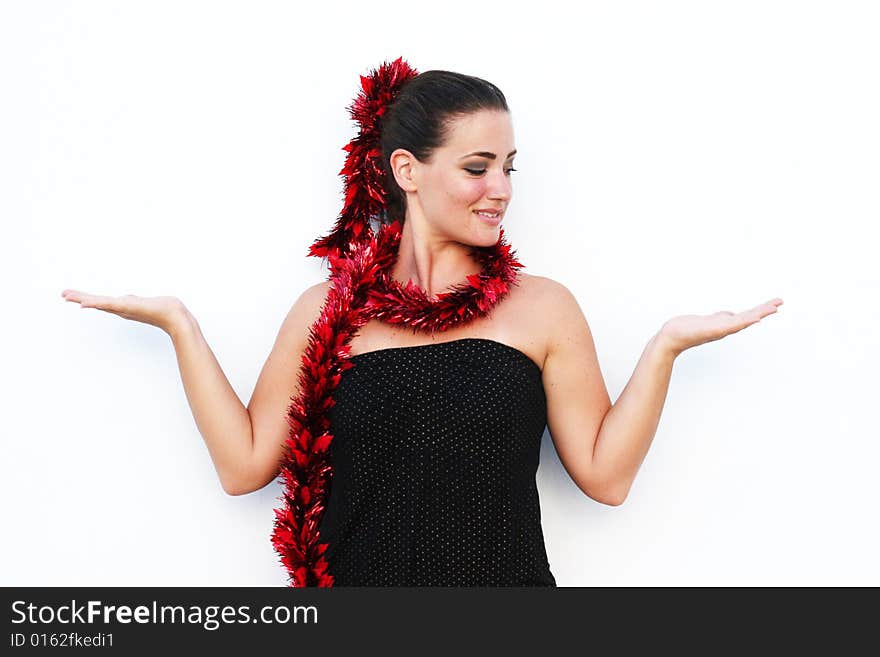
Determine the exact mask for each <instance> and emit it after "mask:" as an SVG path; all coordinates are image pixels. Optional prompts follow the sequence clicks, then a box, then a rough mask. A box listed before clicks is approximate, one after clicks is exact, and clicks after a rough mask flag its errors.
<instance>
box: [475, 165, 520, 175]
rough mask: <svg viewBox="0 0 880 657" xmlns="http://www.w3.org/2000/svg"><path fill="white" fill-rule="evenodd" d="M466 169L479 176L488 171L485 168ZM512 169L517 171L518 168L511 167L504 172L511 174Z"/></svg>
mask: <svg viewBox="0 0 880 657" xmlns="http://www.w3.org/2000/svg"><path fill="white" fill-rule="evenodd" d="M465 171H467V172H468V173H472V174H474V175H475V176H479V175H482V174H484V173H486V170H485V169H465ZM511 171H516V169H514V168H512V167H511V168H510V169H505V170H504V173H507V174H509V173H510V172H511Z"/></svg>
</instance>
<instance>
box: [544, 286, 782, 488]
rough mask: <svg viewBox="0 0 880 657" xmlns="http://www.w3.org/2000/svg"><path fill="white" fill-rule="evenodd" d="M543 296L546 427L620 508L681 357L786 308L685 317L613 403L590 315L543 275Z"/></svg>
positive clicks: (578, 469)
mask: <svg viewBox="0 0 880 657" xmlns="http://www.w3.org/2000/svg"><path fill="white" fill-rule="evenodd" d="M543 285H544V290H542V294H541V295H540V296H539V298H541V299H542V302H543V303H546V304H547V305H546V307H544V308H542V309H541V316H543V317H546V318H547V321H548V325H549V326H550V327H551V330H552V334H551V335H550V338H549V340H550V342H549V345H548V353H547V358H546V360H545V362H544V372H543V378H544V388H545V390H546V392H547V424H548V426H549V428H550V434H551V436H552V438H553V443H554V444H555V445H556V451H557V453H558V454H559V458H560V460H561V461H562V464H563V466H564V467H565V469H566V471H567V472H568V473H569V475H570V476H571V478H572V479H573V480H574V482H575V483H576V484H577V485H578V487H579V488H580V489H581V490H582V491H583V492H584V493H586V494H587V495H589V496H590V497H592V498H593V499H595V500H597V501H599V502H602V503H604V504H609V505H612V506H617V505H619V504H622V503H623V501H624V500H625V499H626V496H627V495H628V494H629V490H630V487H631V486H632V483H633V480H634V479H635V477H636V474H637V473H638V470H639V468H640V467H641V465H642V462H643V461H644V459H645V456H646V455H647V453H648V449H649V448H650V446H651V443H652V442H653V440H654V435H655V433H656V432H657V427H658V424H659V422H660V415H661V413H662V411H663V406H664V403H665V400H666V393H667V391H668V389H669V381H670V378H671V376H672V368H673V365H674V361H675V359H676V357H678V356H679V355H680V354H681V353H682V352H683V351H684V350H686V349H690V348H692V347H694V346H697V345H699V344H704V343H706V342H710V341H713V340H719V339H721V338H723V337H725V336H727V335H730V334H731V333H736V332H737V331H741V330H742V329H744V328H746V327H748V326H751V325H752V324H755V323H756V322H759V321H760V320H761V319H762V318H764V317H766V316H767V315H770V314H772V313H775V312H776V311H777V308H778V307H779V306H780V305H782V299H779V298H776V299H773V300H771V301H768V302H767V303H764V304H760V305H758V306H756V307H754V308H751V309H749V310H746V311H743V312H741V313H732V312H729V311H721V312H717V313H713V314H712V315H683V316H681V317H674V318H672V319H670V320H669V321H667V322H666V323H665V324H664V325H663V327H662V328H661V329H660V331H658V332H657V334H655V335H654V336H653V337H652V338H651V340H649V342H648V344H647V346H646V347H645V349H644V351H643V352H642V356H641V358H640V359H639V362H638V364H637V365H636V368H635V371H634V372H633V374H632V377H631V378H630V380H629V382H628V383H627V384H626V386H625V387H624V389H623V392H621V394H620V396H619V397H618V399H617V401H616V402H614V404H613V405H612V404H611V402H610V398H609V397H608V392H607V389H606V386H605V382H604V380H603V378H602V372H601V370H600V368H599V362H598V359H597V357H596V348H595V345H594V344H593V337H592V333H591V331H590V327H589V325H588V324H587V320H586V318H585V317H584V314H583V312H582V311H581V309H580V306H579V305H578V302H577V300H576V299H575V297H574V295H572V293H571V292H570V291H569V290H568V289H567V288H566V287H565V286H563V285H561V284H560V283H557V282H555V281H552V280H550V279H544V282H543Z"/></svg>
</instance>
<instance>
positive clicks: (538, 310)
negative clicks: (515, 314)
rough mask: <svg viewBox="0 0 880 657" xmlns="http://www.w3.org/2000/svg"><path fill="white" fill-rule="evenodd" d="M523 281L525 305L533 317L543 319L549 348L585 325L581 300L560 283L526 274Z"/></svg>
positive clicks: (542, 323)
mask: <svg viewBox="0 0 880 657" xmlns="http://www.w3.org/2000/svg"><path fill="white" fill-rule="evenodd" d="M521 281H522V282H521V284H520V287H521V288H522V292H523V301H524V302H525V303H526V304H527V306H528V309H529V313H530V315H532V316H534V317H539V318H540V320H541V325H542V326H544V327H546V328H545V331H547V338H548V348H550V347H552V343H553V342H554V341H556V340H558V339H559V335H565V334H566V333H567V332H569V331H570V329H571V328H572V326H573V325H580V324H581V323H582V322H584V321H585V318H584V314H583V311H582V310H581V307H580V304H578V301H577V298H575V296H574V294H573V293H572V291H571V290H570V289H568V287H566V286H565V285H563V284H562V283H560V282H559V281H556V280H553V279H552V278H549V277H547V276H536V275H533V274H522V275H521Z"/></svg>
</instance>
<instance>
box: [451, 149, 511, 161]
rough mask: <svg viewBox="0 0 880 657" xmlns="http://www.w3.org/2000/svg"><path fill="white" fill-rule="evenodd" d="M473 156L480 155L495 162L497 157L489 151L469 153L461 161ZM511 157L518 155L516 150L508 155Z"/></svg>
mask: <svg viewBox="0 0 880 657" xmlns="http://www.w3.org/2000/svg"><path fill="white" fill-rule="evenodd" d="M471 155H479V156H480V157H488V158H489V159H490V160H494V159H495V157H496V155H495V153H490V152H489V151H474V152H473V153H468V154H467V155H462V156H461V157H460V158H458V159H459V160H463V159H464V158H466V157H470V156H471ZM511 155H516V149H515V148H514V149H513V150H512V151H510V152H509V153H508V154H507V157H510V156H511Z"/></svg>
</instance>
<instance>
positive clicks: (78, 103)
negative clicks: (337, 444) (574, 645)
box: [0, 0, 880, 586]
mask: <svg viewBox="0 0 880 657" xmlns="http://www.w3.org/2000/svg"><path fill="white" fill-rule="evenodd" d="M304 12H305V13H304ZM572 12H576V13H572ZM878 32H880V20H878V10H877V9H876V4H875V3H870V2H862V3H857V2H840V1H838V2H804V1H800V2H770V1H766V0H765V1H761V2H742V1H741V2H736V3H733V2H729V3H720V2H697V1H694V2H663V3H656V2H602V3H595V2H585V3H574V4H573V3H570V2H549V1H547V2H541V3H539V4H538V5H530V4H528V3H525V4H517V3H507V2H504V3H502V2H483V3H473V2H449V1H446V2H444V3H442V5H441V4H437V3H434V4H428V5H425V4H419V3H409V4H405V5H403V6H401V5H400V3H397V2H382V1H378V2H377V1H374V2H371V3H369V4H368V5H364V4H363V3H360V2H350V3H341V2H333V3H306V4H294V3H292V2H286V3H283V2H278V3H270V2H236V3H231V2H179V1H175V2H156V1H153V2H149V3H147V2H142V3H133V2H131V3H117V2H83V3H73V2H39V3H29V2H23V1H19V2H4V3H3V4H2V5H0V54H2V60H0V84H2V87H0V88H2V94H3V98H2V103H0V139H2V143H0V216H2V226H3V233H4V238H3V240H2V243H3V253H2V256H3V257H2V259H0V260H2V265H0V266H2V272H0V273H2V276H3V283H4V285H3V289H4V290H5V294H4V299H3V303H4V305H5V309H4V312H3V321H2V329H0V330H2V332H3V333H2V336H0V338H2V340H0V344H2V345H3V360H2V363H3V371H4V375H3V377H2V379H0V381H2V383H0V385H2V390H0V393H2V400H3V405H4V411H3V415H2V441H3V443H2V459H0V463H2V466H0V486H2V491H0V500H2V502H0V503H2V513H3V516H2V527H3V535H4V540H3V541H2V561H0V563H2V565H0V583H2V584H4V585H111V586H122V585H194V586H195V585H208V586H221V585H258V586H259V585H267V586H283V585H285V583H286V577H285V575H286V573H285V571H284V569H283V567H282V566H281V564H280V562H279V561H278V559H277V555H276V554H275V552H274V550H273V548H272V546H271V542H270V540H269V537H270V534H271V529H272V521H273V508H275V507H277V506H278V499H279V495H280V492H281V485H280V483H279V482H274V483H272V484H270V485H269V486H267V487H266V488H265V489H263V490H261V491H259V492H257V493H254V494H251V495H245V496H240V497H230V496H228V495H226V494H225V493H224V492H223V491H222V489H221V487H220V483H219V480H218V478H217V475H216V473H215V471H214V468H213V464H212V463H211V460H210V457H209V455H208V452H207V449H206V448H205V446H204V442H203V440H202V438H201V436H200V434H199V433H198V430H197V428H196V426H195V422H194V420H193V418H192V415H191V412H190V409H189V406H188V404H187V401H186V398H185V395H184V391H183V387H182V384H181V381H180V377H179V372H178V369H177V362H176V358H175V355H174V351H173V347H172V344H171V341H170V340H169V338H168V336H167V335H166V334H165V333H163V332H162V331H160V330H159V329H157V328H155V327H152V326H149V325H145V324H138V323H134V322H130V321H126V320H124V319H122V318H120V317H118V316H116V315H112V314H109V313H104V312H101V311H99V310H94V309H86V310H81V309H80V308H79V306H78V304H75V303H69V302H65V301H64V300H63V299H62V298H61V296H60V294H61V291H62V290H63V289H65V288H75V289H79V290H84V291H86V292H91V293H97V294H114V295H116V294H126V293H132V294H139V295H144V296H149V295H160V294H170V295H175V296H178V297H180V298H181V299H182V300H183V301H184V303H186V305H187V306H188V307H189V308H190V310H191V311H192V312H193V314H194V315H195V316H196V317H197V319H198V320H199V323H200V325H201V327H202V330H203V332H204V334H205V337H206V338H207V340H208V342H209V344H210V346H211V348H212V349H213V351H214V353H215V355H216V356H217V358H218V360H219V362H220V363H221V365H222V367H223V370H224V372H225V373H226V376H227V377H228V379H229V381H230V382H231V384H232V386H233V387H234V388H235V390H236V392H237V393H238V395H239V397H240V398H241V399H242V402H243V403H245V404H246V403H247V401H248V400H249V399H250V395H251V393H252V391H253V386H254V384H255V382H256V380H257V376H258V374H259V372H260V369H261V367H262V364H263V362H264V360H265V358H266V357H267V356H268V354H269V350H270V349H271V346H272V343H273V341H274V338H275V335H276V333H277V330H278V328H279V326H280V324H281V321H282V320H283V318H284V316H285V314H286V313H287V311H288V309H289V308H290V306H291V304H292V303H293V301H294V300H295V299H296V298H297V297H298V296H299V294H300V293H301V292H302V291H303V290H304V289H305V288H306V287H308V286H310V285H312V284H314V283H317V282H319V281H321V280H323V279H324V278H325V277H326V276H325V272H324V271H322V269H321V263H320V261H319V259H317V258H307V257H306V255H305V254H306V250H307V248H308V246H309V245H310V244H311V243H312V241H314V240H315V239H316V238H317V237H319V236H321V235H324V234H326V232H327V231H328V230H329V229H330V228H331V226H332V225H333V222H334V221H335V219H336V217H337V216H338V214H339V212H340V210H341V208H342V189H343V183H342V177H341V176H339V170H340V169H341V168H342V165H343V162H344V157H345V153H344V152H343V151H342V146H343V145H344V144H346V143H347V142H348V141H349V140H350V139H351V138H352V137H353V136H354V135H355V134H356V133H355V126H354V123H353V122H352V121H351V119H350V117H349V115H348V112H347V110H346V106H347V105H348V104H349V103H350V102H351V101H352V99H353V98H354V96H355V95H356V93H357V91H358V89H359V77H358V76H359V75H362V74H364V75H365V74H367V73H368V72H369V71H370V70H371V69H372V68H375V67H377V66H378V65H379V64H380V63H381V62H383V61H390V60H392V59H395V58H396V57H398V56H401V55H402V56H404V58H405V59H406V60H407V61H408V62H409V63H410V64H411V65H412V66H414V67H415V68H416V69H417V70H419V71H425V70H429V69H432V68H440V69H448V70H454V71H459V72H463V73H468V74H472V75H477V76H479V77H483V78H485V79H487V80H490V81H492V82H493V83H495V84H496V85H498V86H499V87H500V88H501V89H502V90H503V91H504V93H505V95H506V96H507V99H508V102H509V104H510V107H511V109H512V114H513V119H514V130H515V138H516V147H517V148H518V150H519V154H518V156H517V164H516V167H517V169H518V171H517V172H516V173H514V174H513V175H514V176H515V178H514V180H515V182H514V185H515V192H514V202H513V204H512V205H511V208H510V211H509V214H508V215H507V219H506V220H505V231H506V234H507V235H508V238H509V242H510V243H511V244H512V246H513V247H514V249H515V252H516V254H517V255H518V257H519V258H520V259H521V260H522V262H523V263H524V264H525V265H526V270H525V271H527V272H529V273H532V274H537V275H542V276H548V277H550V278H553V279H554V280H557V281H559V282H561V283H563V284H564V285H566V286H567V287H568V288H569V289H571V290H572V292H573V293H574V294H575V295H576V297H577V299H578V301H579V302H580V304H581V307H582V308H583V310H584V313H585V315H586V317H587V319H588V321H589V323H590V326H591V328H592V331H593V334H594V337H595V340H596V346H597V350H598V353H599V358H600V363H601V366H602V370H603V374H604V376H605V379H606V382H607V386H608V390H609V393H610V394H611V398H612V401H613V400H615V399H616V398H617V397H618V395H619V394H620V392H621V391H622V390H623V387H624V386H625V385H626V382H627V380H628V379H629V377H630V375H631V374H632V371H633V368H634V367H635V364H636V362H637V361H638V358H639V356H640V354H641V352H642V350H643V348H644V346H645V344H646V342H647V341H648V339H649V338H650V337H651V335H652V334H653V333H654V332H655V331H656V330H657V329H658V328H659V327H660V326H661V325H662V323H663V322H664V321H665V320H667V319H669V318H670V317H672V316H675V315H679V314H687V313H699V314H708V313H712V312H715V311H718V310H732V311H740V310H743V309H746V308H750V307H752V306H754V305H756V304H758V303H761V302H764V301H767V300H769V299H772V298H773V297H776V296H779V297H781V298H782V299H784V301H785V304H784V305H783V306H782V307H781V308H780V310H779V312H778V313H777V314H775V315H771V316H770V317H767V318H766V319H764V320H763V321H762V322H760V323H758V324H757V325H754V326H752V327H750V328H748V329H746V330H744V331H741V332H740V333H737V334H735V335H732V336H730V337H728V338H726V339H724V340H721V341H718V342H713V343H709V344H706V345H702V346H700V347H696V348H694V349H691V350H689V351H687V352H685V353H684V354H683V355H682V356H681V357H679V359H678V360H677V361H676V364H675V367H674V371H673V374H672V381H671V385H670V388H669V393H668V397H667V401H666V405H665V409H664V412H663V416H662V418H661V421H660V426H659V428H658V431H657V434H656V437H655V439H654V443H653V445H652V447H651V450H650V452H649V453H648V456H647V458H646V460H645V462H644V464H643V466H642V468H641V470H640V472H639V474H638V477H637V478H636V480H635V483H634V485H633V487H632V489H631V491H630V495H629V497H628V498H627V500H626V502H625V503H624V504H623V505H622V506H619V507H609V506H604V505H602V504H599V503H597V502H595V501H593V500H591V499H590V498H588V497H586V496H585V495H583V493H581V492H580V490H579V489H578V488H577V487H576V486H575V485H574V483H573V482H572V481H571V479H570V478H569V477H568V475H567V473H566V472H565V470H564V469H563V468H562V466H561V464H560V462H559V459H558V457H557V456H556V453H555V451H554V449H553V446H552V442H551V441H550V436H549V433H545V435H544V443H543V448H542V453H541V459H542V462H541V467H540V470H539V473H538V486H539V490H540V494H541V504H542V513H543V521H544V531H545V537H546V545H547V552H548V556H549V559H550V564H551V569H552V570H553V572H554V574H555V576H556V578H557V582H558V584H559V585H560V586H592V585H601V586H610V585H625V586H629V585H874V586H876V585H878V584H880V566H878V561H877V554H878V552H880V531H878V522H877V517H878V514H877V506H878V502H880V493H878V484H877V475H876V472H877V463H878V459H880V447H878V438H880V432H878V429H877V391H878V384H877V371H878V366H880V357H878V354H880V349H878V341H880V340H878V337H877V336H878V330H877V325H878V321H880V309H878V301H877V298H878V287H880V285H878V283H880V274H878V268H877V266H876V265H874V266H871V265H870V264H869V262H870V261H871V260H873V259H874V258H875V254H876V251H877V230H876V225H877V221H878V219H880V212H878V209H880V194H878V181H880V158H878V153H880V129H878V125H880V122H878V120H877V117H878V116H880V91H878V62H880V41H878V39H877V34H878Z"/></svg>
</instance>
